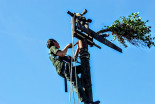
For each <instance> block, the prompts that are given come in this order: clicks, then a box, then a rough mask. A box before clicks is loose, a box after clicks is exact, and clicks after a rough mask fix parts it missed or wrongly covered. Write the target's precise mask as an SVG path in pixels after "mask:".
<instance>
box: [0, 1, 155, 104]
mask: <svg viewBox="0 0 155 104" xmlns="http://www.w3.org/2000/svg"><path fill="white" fill-rule="evenodd" d="M154 4H155V1H154V0H147V1H144V0H108V1H105V0H76V1H75V0H0V49H1V51H0V104H68V103H69V93H65V92H64V82H63V79H62V78H60V77H59V76H58V75H57V74H56V71H55V68H54V67H53V65H52V63H51V62H50V60H49V57H48V49H47V48H46V41H47V40H48V39H49V38H54V39H56V40H57V41H58V42H59V43H60V46H61V49H63V47H65V46H66V45H67V44H68V43H71V42H72V37H71V24H70V16H69V15H68V14H67V13H66V12H67V11H68V10H70V11H72V12H80V13H81V12H82V11H83V9H87V10H88V13H87V14H86V17H87V18H90V19H92V20H93V22H92V23H91V24H90V28H91V29H93V30H94V31H98V30H100V29H102V28H103V26H104V25H111V24H112V23H113V21H114V20H116V19H118V18H119V17H120V16H127V15H129V14H131V13H133V12H140V16H141V17H142V19H143V20H147V19H148V20H150V21H149V23H148V24H147V25H150V26H152V32H151V33H152V36H154V37H155V11H154V10H155V6H154ZM75 40H76V39H75ZM95 42H96V43H97V44H99V45H100V46H101V47H102V49H98V48H96V47H93V48H89V52H90V54H91V60H90V63H91V74H92V84H93V94H94V100H100V101H101V104H155V64H154V57H155V48H154V47H152V48H151V49H147V48H137V47H135V46H132V45H131V44H129V43H128V46H129V47H128V48H123V46H122V45H121V44H119V43H118V42H117V41H116V42H114V43H115V44H116V45H118V46H119V47H121V48H122V49H123V53H122V54H121V53H118V52H117V51H115V50H113V49H111V48H109V47H107V46H105V45H103V44H101V43H99V42H97V41H95ZM67 54H71V50H69V51H68V53H67ZM68 85H69V83H68ZM68 90H69V89H68ZM75 98H76V104H77V97H75ZM72 104H73V98H72ZM81 104H82V103H81Z"/></svg>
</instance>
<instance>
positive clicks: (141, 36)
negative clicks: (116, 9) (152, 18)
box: [98, 13, 155, 48]
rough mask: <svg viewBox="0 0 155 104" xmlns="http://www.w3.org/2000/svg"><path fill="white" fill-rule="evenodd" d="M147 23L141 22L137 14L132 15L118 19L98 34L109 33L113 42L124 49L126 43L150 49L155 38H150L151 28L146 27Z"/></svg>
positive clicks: (154, 44) (153, 44)
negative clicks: (115, 41) (116, 42)
mask: <svg viewBox="0 0 155 104" xmlns="http://www.w3.org/2000/svg"><path fill="white" fill-rule="evenodd" d="M147 22H149V20H147V21H142V18H141V17H140V16H139V13H132V14H131V15H129V16H128V17H126V16H123V17H120V18H119V20H116V21H114V22H113V24H112V25H111V26H105V29H102V30H100V31H98V33H104V32H107V31H111V32H112V35H113V37H114V39H113V40H116V39H117V40H118V41H119V42H120V43H121V44H123V45H124V46H125V47H127V45H126V41H128V42H130V43H131V44H133V45H135V46H137V47H139V46H142V47H149V48H150V47H151V46H155V43H154V42H153V40H154V39H155V37H151V34H150V32H151V30H150V28H151V26H146V23H147Z"/></svg>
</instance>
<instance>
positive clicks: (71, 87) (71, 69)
mask: <svg viewBox="0 0 155 104" xmlns="http://www.w3.org/2000/svg"><path fill="white" fill-rule="evenodd" d="M74 54H75V53H74V37H73V36H72V57H74ZM73 61H74V66H75V78H76V79H75V80H76V88H77V92H78V84H77V73H76V60H75V58H74V59H73V60H71V68H70V97H69V98H70V99H69V104H70V103H71V92H72V93H73V100H74V104H75V97H74V91H73V86H72V83H71V82H72V71H73V68H72V66H73ZM71 89H72V91H71ZM77 96H78V93H77ZM78 104H79V98H78Z"/></svg>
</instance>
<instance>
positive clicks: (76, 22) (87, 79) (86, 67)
mask: <svg viewBox="0 0 155 104" xmlns="http://www.w3.org/2000/svg"><path fill="white" fill-rule="evenodd" d="M67 13H68V14H69V15H70V16H71V24H72V35H73V37H76V38H78V39H80V40H82V43H83V44H84V48H85V49H86V50H87V52H88V45H90V47H93V46H96V47H97V48H99V49H101V47H100V46H99V45H97V44H96V43H94V42H93V40H94V39H96V40H97V41H99V42H101V43H103V44H105V45H107V46H109V47H110V48H113V49H114V50H116V51H118V52H121V53H122V49H121V48H119V47H118V46H116V45H115V44H113V43H111V42H110V41H109V40H107V39H106V38H105V34H102V35H99V34H97V33H96V32H94V31H93V30H91V29H90V28H89V23H91V22H92V20H91V19H86V18H85V17H84V16H83V15H84V14H86V13H87V10H86V9H85V10H84V11H83V13H81V14H80V13H71V12H70V11H68V12H67ZM80 54H82V53H80ZM88 54H89V53H88ZM80 60H81V68H82V70H83V72H82V75H81V77H82V78H81V79H82V85H83V86H84V88H85V93H86V96H87V98H88V99H89V101H92V102H93V93H92V83H91V72H90V63H89V58H87V57H80ZM98 103H99V102H98ZM98 103H96V104H98Z"/></svg>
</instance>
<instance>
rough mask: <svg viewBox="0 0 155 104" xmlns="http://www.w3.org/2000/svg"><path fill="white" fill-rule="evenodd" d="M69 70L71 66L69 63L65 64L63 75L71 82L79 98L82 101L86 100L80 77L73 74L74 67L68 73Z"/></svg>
mask: <svg viewBox="0 0 155 104" xmlns="http://www.w3.org/2000/svg"><path fill="white" fill-rule="evenodd" d="M70 72H71V68H69V65H67V66H66V69H65V72H64V75H65V77H66V79H67V80H68V81H70V82H71V83H72V85H73V87H74V90H75V92H76V93H77V95H78V97H79V99H80V100H81V101H82V102H83V101H85V100H87V97H86V94H85V91H84V88H83V86H82V84H81V80H80V78H79V77H78V76H77V75H75V70H74V69H73V70H72V73H71V74H70ZM76 78H77V80H76Z"/></svg>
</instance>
